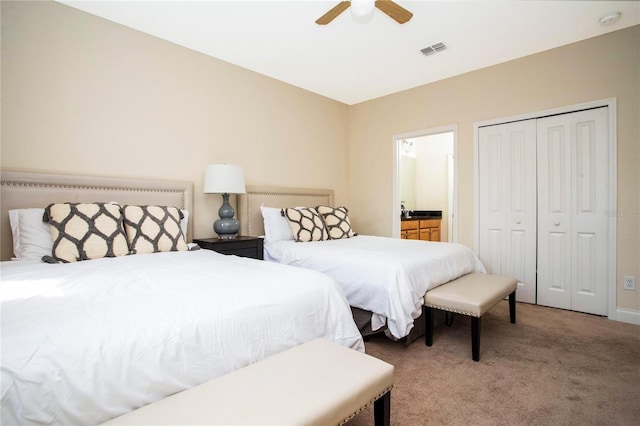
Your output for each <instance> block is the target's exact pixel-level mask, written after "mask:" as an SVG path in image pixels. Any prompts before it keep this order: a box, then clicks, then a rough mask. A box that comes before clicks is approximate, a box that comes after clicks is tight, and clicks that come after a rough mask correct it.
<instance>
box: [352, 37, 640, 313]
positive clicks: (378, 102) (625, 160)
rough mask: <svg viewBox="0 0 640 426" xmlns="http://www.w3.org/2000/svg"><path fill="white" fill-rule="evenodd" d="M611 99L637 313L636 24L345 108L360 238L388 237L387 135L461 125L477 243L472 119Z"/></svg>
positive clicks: (639, 77) (462, 228)
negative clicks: (634, 280) (615, 119)
mask: <svg viewBox="0 0 640 426" xmlns="http://www.w3.org/2000/svg"><path fill="white" fill-rule="evenodd" d="M606 98H617V113H618V115H617V116H618V123H617V132H618V145H617V150H618V164H617V166H618V181H617V185H618V213H619V215H620V216H619V217H618V229H617V257H618V261H617V265H616V271H617V276H618V278H617V306H618V308H622V309H623V310H624V309H629V310H635V311H638V310H640V288H638V290H636V291H635V292H632V291H625V290H623V289H622V279H623V276H624V275H635V276H636V277H639V278H640V267H639V265H640V215H639V212H640V189H639V186H640V185H639V182H640V167H639V166H638V165H639V164H640V131H639V127H638V123H639V122H640V107H639V102H640V26H635V27H632V28H629V29H625V30H621V31H617V32H613V33H609V34H607V35H603V36H600V37H596V38H593V39H589V40H586V41H582V42H579V43H575V44H571V45H568V46H564V47H561V48H557V49H553V50H550V51H547V52H543V53H540V54H536V55H532V56H528V57H524V58H521V59H518V60H514V61H510V62H507V63H504V64H500V65H496V66H492V67H488V68H485V69H482V70H479V71H475V72H472V73H468V74H464V75H461V76H457V77H453V78H449V79H447V80H443V81H439V82H436V83H432V84H428V85H425V86H421V87H418V88H415V89H412V90H408V91H404V92H400V93H396V94H393V95H390V96H385V97H383V98H379V99H375V100H372V101H369V102H364V103H361V104H358V105H355V106H351V107H350V108H349V178H350V179H349V182H350V184H349V204H350V212H354V213H353V214H354V216H355V217H353V218H352V221H353V225H354V227H355V228H356V229H357V230H358V232H361V233H364V234H377V235H391V233H392V207H391V204H392V202H393V200H392V194H393V188H392V186H393V185H392V170H393V158H392V152H393V151H392V145H393V135H397V134H403V133H407V132H415V131H418V130H423V129H429V128H438V127H443V126H451V125H457V126H458V131H459V134H458V168H457V170H458V203H459V207H458V218H459V222H458V227H459V228H458V232H459V241H460V242H461V243H464V244H466V245H469V246H470V247H473V244H474V181H473V173H474V164H473V123H474V122H480V121H485V120H490V119H496V118H501V117H509V116H514V115H518V114H525V113H531V112H536V111H544V110H548V109H552V108H557V107H564V106H569V105H575V104H580V103H585V102H590V101H595V100H601V99H606Z"/></svg>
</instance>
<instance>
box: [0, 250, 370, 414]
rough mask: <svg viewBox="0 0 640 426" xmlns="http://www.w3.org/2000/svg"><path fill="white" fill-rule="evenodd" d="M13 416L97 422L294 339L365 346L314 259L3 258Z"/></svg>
mask: <svg viewBox="0 0 640 426" xmlns="http://www.w3.org/2000/svg"><path fill="white" fill-rule="evenodd" d="M1 278H2V280H1V283H0V297H1V300H2V306H1V309H2V311H1V315H2V330H1V333H2V405H1V412H0V414H1V417H0V421H1V423H2V424H51V423H53V424H96V423H101V422H103V421H106V420H108V419H110V418H113V417H116V416H119V415H121V414H124V413H125V412H128V411H130V410H133V409H135V408H138V407H140V406H142V405H145V404H148V403H150V402H153V401H155V400H158V399H161V398H163V397H166V396H168V395H171V394H173V393H176V392H179V391H181V390H184V389H187V388H190V387H193V386H195V385H198V384H200V383H202V382H204V381H206V380H209V379H211V378H213V377H216V376H220V375H222V374H225V373H227V372H230V371H232V370H236V369H238V368H240V367H243V366H246V365H248V364H251V363H254V362H256V361H259V360H261V359H262V358H265V357H267V356H269V355H272V354H275V353H277V352H280V351H282V350H285V349H287V348H290V347H293V346H296V345H298V344H301V343H304V342H307V341H310V340H313V339H316V338H326V339H328V340H331V341H334V342H336V343H339V344H342V345H345V346H348V347H351V348H354V349H356V350H360V351H363V350H364V346H363V343H362V338H361V336H360V334H359V332H358V330H357V328H356V326H355V324H354V323H353V320H352V318H351V312H350V310H349V307H348V304H347V301H346V299H345V297H344V295H343V293H342V291H341V289H340V288H339V287H338V286H337V285H336V283H335V282H334V281H333V280H332V279H330V278H329V277H327V276H325V275H323V274H320V273H317V272H314V271H310V270H304V269H298V268H289V267H284V266H282V265H277V264H273V263H269V262H261V261H256V260H252V259H245V258H239V257H235V256H223V255H220V254H218V253H215V252H212V251H208V250H199V251H194V252H169V253H156V254H140V255H134V256H123V257H119V258H103V259H96V260H90V261H84V262H76V263H69V264H55V265H50V264H44V263H31V262H20V261H16V262H3V263H2V264H1Z"/></svg>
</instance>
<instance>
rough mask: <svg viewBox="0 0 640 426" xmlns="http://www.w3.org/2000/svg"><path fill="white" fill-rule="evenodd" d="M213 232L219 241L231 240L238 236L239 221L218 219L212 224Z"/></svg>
mask: <svg viewBox="0 0 640 426" xmlns="http://www.w3.org/2000/svg"><path fill="white" fill-rule="evenodd" d="M213 230H214V231H215V233H216V234H218V238H220V239H221V240H232V239H234V238H236V237H237V236H238V231H240V221H238V220H237V219H218V220H216V221H215V222H213Z"/></svg>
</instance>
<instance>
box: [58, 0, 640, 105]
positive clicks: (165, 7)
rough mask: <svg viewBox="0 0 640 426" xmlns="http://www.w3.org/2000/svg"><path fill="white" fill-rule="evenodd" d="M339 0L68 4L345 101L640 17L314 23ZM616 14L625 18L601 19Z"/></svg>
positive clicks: (545, 9)
mask: <svg viewBox="0 0 640 426" xmlns="http://www.w3.org/2000/svg"><path fill="white" fill-rule="evenodd" d="M338 1H339V0H332V1H324V0H322V1H318V0H297V1H273V0H258V1H244V0H236V1H114V0H102V1H61V3H64V4H67V5H69V6H72V7H75V8H77V9H81V10H84V11H86V12H89V13H91V14H94V15H97V16H100V17H103V18H106V19H108V20H111V21H114V22H117V23H120V24H122V25H125V26H128V27H131V28H134V29H137V30H139V31H142V32H145V33H148V34H151V35H154V36H156V37H159V38H162V39H165V40H169V41H171V42H173V43H176V44H178V45H181V46H184V47H188V48H190V49H193V50H196V51H200V52H202V53H205V54H207V55H210V56H213V57H216V58H219V59H222V60H224V61H227V62H230V63H232V64H236V65H239V66H241V67H244V68H247V69H250V70H253V71H256V72H258V73H261V74H264V75H267V76H270V77H273V78H275V79H278V80H281V81H284V82H286V83H290V84H292V85H294V86H298V87H301V88H304V89H306V90H309V91H311V92H314V93H317V94H320V95H323V96H326V97H329V98H332V99H335V100H337V101H340V102H343V103H345V104H348V105H352V104H356V103H359V102H363V101H367V100H370V99H374V98H377V97H380V96H385V95H388V94H390V93H395V92H398V91H402V90H406V89H410V88H413V87H417V86H420V85H423V84H427V83H431V82H434V81H437V80H441V79H444V78H447V77H451V76H454V75H459V74H462V73H466V72H469V71H473V70H476V69H479V68H484V67H487V66H490V65H494V64H497V63H501V62H505V61H508V60H511V59H515V58H519V57H522V56H526V55H530V54H533V53H536V52H540V51H544V50H548V49H551V48H554V47H558V46H562V45H565V44H568V43H573V42H576V41H579V40H583V39H586V38H589V37H594V36H597V35H600V34H604V33H607V32H610V31H616V30H619V29H622V28H626V27H630V26H632V25H636V24H639V23H640V2H638V1H576V0H573V1H550V0H537V1H515V0H502V1H495V0H493V1H490V0H472V1H451V0H449V1H444V0H441V1H402V0H398V1H397V2H396V3H398V4H399V5H401V6H403V7H405V8H406V9H408V10H410V11H411V12H413V15H414V16H413V18H412V19H411V21H409V22H408V23H406V24H404V25H400V24H397V23H396V22H395V21H393V20H391V18H389V17H388V16H386V15H384V14H383V13H382V12H380V11H379V10H376V11H375V13H374V16H373V19H372V20H371V21H370V22H369V23H366V24H360V23H356V22H354V21H353V19H352V18H351V13H350V10H346V11H345V12H343V13H342V14H341V15H340V16H338V17H337V18H336V19H335V20H334V21H333V22H331V23H330V24H329V25H326V26H319V25H316V24H315V20H316V19H317V18H319V17H320V16H321V15H323V14H324V13H325V12H326V11H328V10H329V9H331V8H332V7H333V6H334V5H336V4H337V3H338ZM610 12H621V13H622V18H621V20H620V21H619V22H618V23H616V24H614V25H611V26H602V25H600V23H599V19H600V18H601V17H602V16H603V15H605V14H607V13H610ZM438 42H443V43H445V44H446V45H447V49H446V50H444V51H442V52H440V53H437V54H435V55H432V56H428V57H427V56H424V55H423V54H422V53H420V49H422V48H424V47H427V46H430V45H432V44H435V43H438Z"/></svg>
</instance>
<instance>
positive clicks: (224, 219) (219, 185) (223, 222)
mask: <svg viewBox="0 0 640 426" xmlns="http://www.w3.org/2000/svg"><path fill="white" fill-rule="evenodd" d="M203 187H204V189H203V192H204V193H205V194H222V205H221V206H220V209H219V210H218V216H220V219H218V220H216V221H215V222H214V223H213V230H214V231H215V232H216V234H218V238H220V239H223V240H230V239H234V238H236V236H237V235H238V231H239V230H240V221H239V220H237V219H234V218H233V215H234V214H235V211H234V210H233V207H231V204H229V194H244V193H245V192H246V190H245V187H244V176H243V174H242V167H240V166H235V165H232V164H210V165H208V166H207V168H206V169H205V172H204V185H203Z"/></svg>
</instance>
